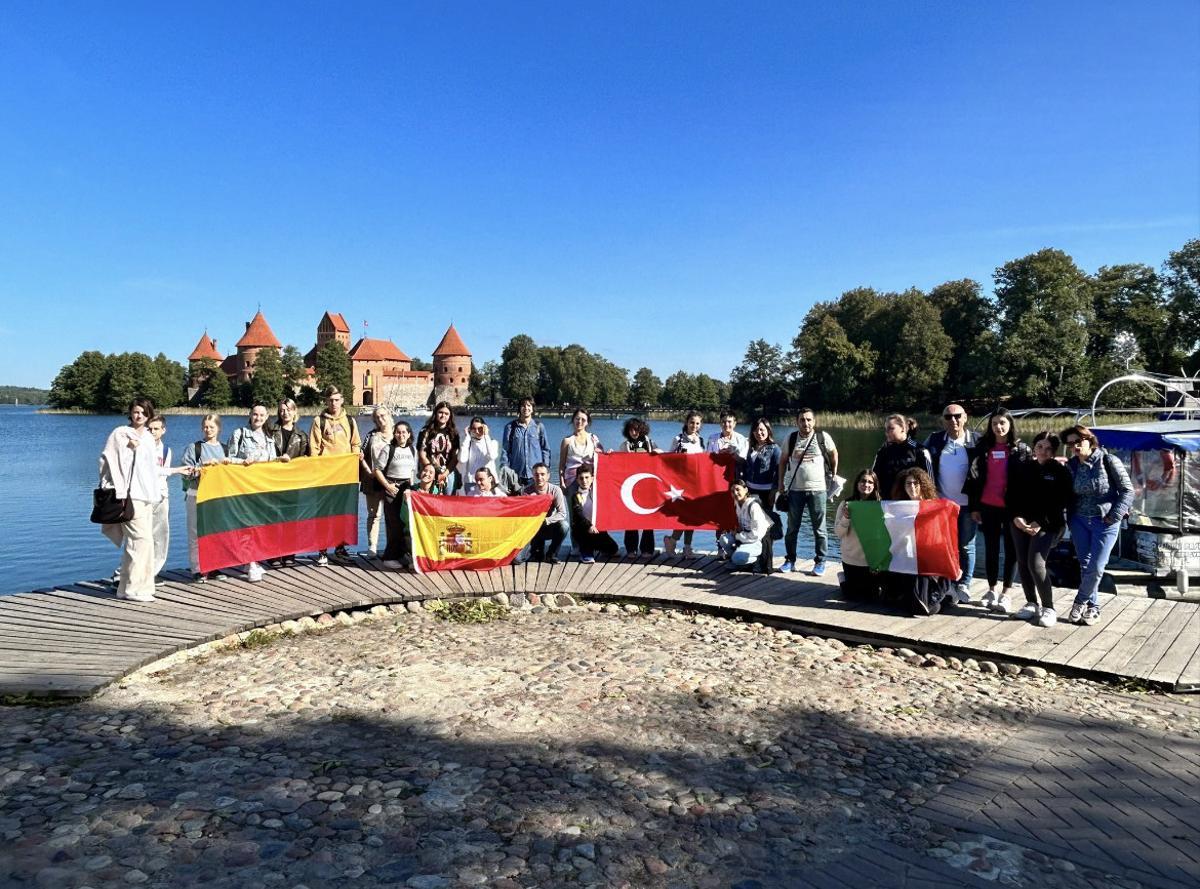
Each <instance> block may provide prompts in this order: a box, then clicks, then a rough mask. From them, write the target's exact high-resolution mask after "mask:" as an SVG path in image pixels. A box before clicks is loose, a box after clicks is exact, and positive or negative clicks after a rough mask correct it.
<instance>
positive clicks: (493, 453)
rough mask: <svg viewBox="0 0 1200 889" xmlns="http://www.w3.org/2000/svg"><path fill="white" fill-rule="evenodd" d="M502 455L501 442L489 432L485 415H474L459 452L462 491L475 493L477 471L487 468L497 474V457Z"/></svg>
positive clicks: (470, 493)
mask: <svg viewBox="0 0 1200 889" xmlns="http://www.w3.org/2000/svg"><path fill="white" fill-rule="evenodd" d="M499 456H500V444H499V442H497V441H496V439H494V438H492V436H491V435H490V434H489V432H488V427H487V423H485V422H484V421H483V417H472V418H471V422H470V424H469V425H468V426H467V437H466V438H465V439H464V440H463V444H462V448H461V449H460V450H459V452H458V478H459V481H461V483H462V493H464V494H466V495H467V496H468V497H469V496H471V495H472V494H473V493H475V473H477V472H478V471H479V470H481V469H487V470H489V471H490V472H491V474H492V477H493V478H494V477H495V476H496V471H497V470H496V459H497V458H498V457H499Z"/></svg>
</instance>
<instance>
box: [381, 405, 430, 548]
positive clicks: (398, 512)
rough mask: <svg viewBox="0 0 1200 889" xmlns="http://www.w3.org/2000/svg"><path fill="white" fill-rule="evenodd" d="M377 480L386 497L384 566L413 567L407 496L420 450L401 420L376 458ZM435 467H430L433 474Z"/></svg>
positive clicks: (410, 429)
mask: <svg viewBox="0 0 1200 889" xmlns="http://www.w3.org/2000/svg"><path fill="white" fill-rule="evenodd" d="M373 465H374V467H375V468H374V473H375V481H376V482H377V483H378V485H379V492H380V495H381V496H382V497H383V523H384V527H385V528H386V529H387V546H386V547H384V550H383V567H384V568H390V569H392V570H393V571H398V570H400V569H402V568H411V567H412V537H411V536H410V535H409V532H408V519H407V517H406V516H404V514H403V513H404V503H405V499H404V495H405V494H406V493H407V491H408V489H409V488H410V487H412V483H413V478H414V476H415V475H416V473H417V451H416V448H414V447H413V440H412V427H411V426H409V425H408V424H407V423H406V422H404V421H403V420H401V421H400V422H398V423H396V424H395V426H393V427H392V440H391V441H390V442H388V444H387V446H386V447H385V448H384V449H383V450H382V451H380V452H379V453H378V455H377V456H376V458H375V461H374V464H373ZM432 473H433V470H432V468H431V469H430V474H431V475H432Z"/></svg>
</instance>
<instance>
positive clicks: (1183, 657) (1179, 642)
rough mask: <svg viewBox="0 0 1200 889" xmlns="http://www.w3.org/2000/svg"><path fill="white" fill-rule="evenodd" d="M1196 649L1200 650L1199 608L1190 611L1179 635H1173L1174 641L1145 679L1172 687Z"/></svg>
mask: <svg viewBox="0 0 1200 889" xmlns="http://www.w3.org/2000/svg"><path fill="white" fill-rule="evenodd" d="M1197 651H1200V608H1198V609H1196V610H1195V611H1193V612H1192V614H1191V616H1190V617H1189V618H1188V622H1187V626H1185V627H1184V628H1183V629H1182V630H1180V632H1179V635H1178V636H1176V637H1175V642H1174V643H1173V644H1172V645H1171V647H1170V648H1169V649H1168V650H1167V652H1166V654H1164V655H1163V656H1162V659H1161V660H1159V662H1158V663H1157V664H1155V665H1154V669H1153V670H1152V671H1150V672H1149V673H1148V674H1147V676H1146V679H1148V680H1149V681H1151V682H1161V683H1164V684H1169V685H1171V686H1172V687H1173V686H1174V685H1175V684H1176V683H1177V682H1178V681H1179V677H1180V676H1182V675H1183V671H1184V670H1185V669H1186V668H1187V666H1188V664H1189V663H1190V662H1191V659H1192V656H1193V655H1194V654H1195V653H1196V652H1197Z"/></svg>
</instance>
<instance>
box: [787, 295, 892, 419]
mask: <svg viewBox="0 0 1200 889" xmlns="http://www.w3.org/2000/svg"><path fill="white" fill-rule="evenodd" d="M792 349H793V352H792V354H793V356H794V361H795V364H796V369H797V372H798V375H799V378H800V396H801V397H800V400H801V401H803V402H804V403H805V404H806V405H809V406H812V407H816V408H826V409H833V410H850V411H855V410H862V409H863V408H864V407H865V406H866V405H867V404H868V403H869V402H870V401H873V400H874V399H873V395H872V394H871V393H869V392H868V391H867V390H868V389H869V387H870V381H871V379H872V378H873V376H874V374H875V361H876V359H877V358H878V353H876V351H875V350H874V349H873V348H872V347H871V345H870V343H862V344H861V345H855V344H854V343H852V342H850V338H849V337H848V336H847V335H846V331H845V329H844V328H843V327H842V325H841V323H840V322H839V321H838V320H837V318H835V317H834V315H833V312H832V311H831V307H830V305H829V304H828V303H819V304H817V305H816V306H813V308H812V310H810V311H809V313H808V315H807V316H806V317H805V319H804V323H803V324H802V325H801V326H800V331H799V333H797V334H796V337H795V339H793V340H792Z"/></svg>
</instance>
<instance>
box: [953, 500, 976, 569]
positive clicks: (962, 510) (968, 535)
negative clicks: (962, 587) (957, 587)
mask: <svg viewBox="0 0 1200 889" xmlns="http://www.w3.org/2000/svg"><path fill="white" fill-rule="evenodd" d="M977 531H978V526H977V525H976V524H975V520H974V519H972V518H971V510H969V509H967V507H966V506H960V507H959V509H958V564H959V566H960V567H961V568H962V577H960V578H959V583H966V584H969V583H970V582H971V578H972V577H974V576H975V534H976V532H977Z"/></svg>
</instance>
